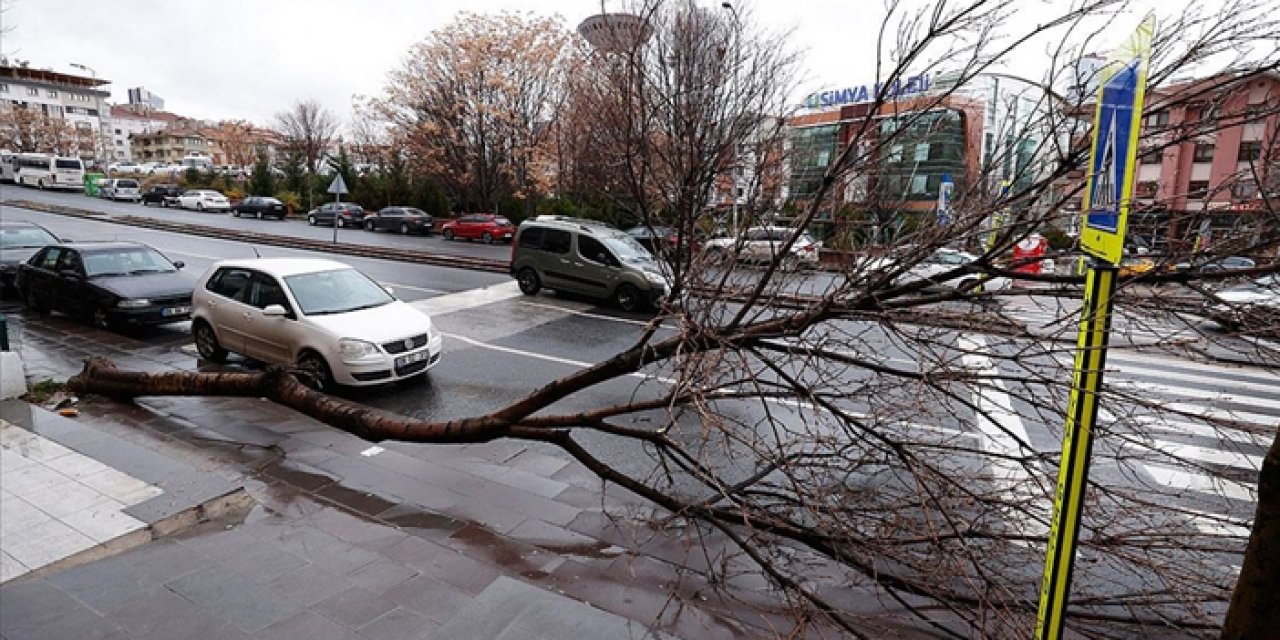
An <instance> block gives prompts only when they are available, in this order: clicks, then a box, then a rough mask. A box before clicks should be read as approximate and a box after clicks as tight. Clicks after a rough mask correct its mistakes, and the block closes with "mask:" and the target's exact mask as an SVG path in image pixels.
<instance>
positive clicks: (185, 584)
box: [165, 564, 303, 633]
mask: <svg viewBox="0 0 1280 640" xmlns="http://www.w3.org/2000/svg"><path fill="white" fill-rule="evenodd" d="M165 586H166V587H168V588H169V589H170V590H172V591H173V592H174V593H177V594H178V595H181V596H182V597H184V598H186V599H188V600H190V601H191V602H194V603H195V604H197V605H199V606H200V607H202V608H204V609H206V610H208V611H211V612H213V613H215V614H218V615H220V616H222V617H223V618H224V619H225V620H226V621H227V622H229V623H231V624H233V625H235V626H236V627H237V628H239V629H241V630H244V631H246V632H249V633H254V632H257V631H260V630H262V629H264V628H266V627H268V626H270V625H272V624H275V623H277V622H279V621H281V620H284V619H285V618H288V617H290V616H293V615H296V614H297V613H299V612H301V611H302V610H303V606H302V605H301V604H299V603H297V602H295V601H293V600H292V599H290V598H288V597H286V596H284V595H282V594H280V593H278V592H275V591H272V590H270V589H267V588H266V587H263V586H261V585H256V584H253V583H252V582H250V581H249V580H248V579H246V578H245V577H244V576H243V575H242V574H240V573H237V572H235V571H233V570H231V569H230V568H228V567H226V566H224V565H217V564H214V565H210V566H208V567H205V568H203V569H201V570H199V571H196V572H194V573H191V574H188V575H186V576H183V577H181V578H177V579H175V580H170V581H168V582H165Z"/></svg>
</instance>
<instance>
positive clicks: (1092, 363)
mask: <svg viewBox="0 0 1280 640" xmlns="http://www.w3.org/2000/svg"><path fill="white" fill-rule="evenodd" d="M1154 31H1155V20H1154V18H1151V17H1148V18H1147V19H1146V20H1144V21H1143V22H1142V25H1141V26H1139V27H1138V30H1137V31H1136V32H1134V34H1133V36H1132V37H1131V38H1130V39H1129V42H1128V43H1127V44H1126V45H1125V46H1124V47H1121V49H1120V50H1119V51H1117V54H1116V56H1115V57H1114V59H1113V62H1112V65H1111V66H1110V71H1109V72H1104V73H1103V77H1102V83H1101V84H1100V85H1099V87H1098V109H1097V112H1096V114H1095V120H1094V123H1093V130H1094V136H1093V153H1092V155H1091V157H1090V163H1091V164H1090V167H1091V169H1090V172H1089V181H1088V183H1087V185H1086V187H1085V211H1086V221H1085V225H1084V228H1083V229H1082V230H1081V233H1080V236H1081V239H1082V243H1081V245H1082V246H1083V247H1084V249H1085V250H1086V251H1087V252H1088V253H1089V254H1090V255H1092V256H1093V260H1092V264H1090V266H1089V272H1088V274H1087V275H1086V276H1085V291H1084V307H1083V309H1082V310H1081V312H1080V335H1079V338H1078V340H1077V342H1076V356H1075V370H1074V371H1073V373H1072V376H1071V400H1070V401H1069V403H1068V405H1067V424H1066V429H1065V432H1066V433H1065V435H1064V437H1063V442H1062V461H1061V463H1060V466H1059V469H1058V488H1057V491H1056V492H1055V493H1054V503H1053V524H1052V526H1051V527H1050V530H1049V545H1048V549H1047V551H1046V553H1045V562H1044V577H1043V578H1042V580H1041V582H1040V610H1039V615H1038V616H1037V619H1036V638H1037V640H1060V639H1061V638H1062V630H1063V623H1064V622H1065V620H1066V612H1067V603H1068V601H1069V600H1070V596H1071V570H1072V568H1073V566H1074V565H1075V556H1076V545H1077V543H1078V541H1079V536H1080V521H1081V517H1082V514H1083V511H1084V495H1085V490H1086V488H1087V487H1088V482H1089V456H1090V454H1091V453H1092V450H1093V427H1094V425H1095V424H1096V422H1097V420H1098V394H1099V393H1100V392H1101V390H1102V373H1103V368H1104V367H1105V366H1106V362H1107V341H1108V340H1109V339H1110V336H1111V309H1112V295H1113V294H1114V293H1115V288H1116V275H1117V273H1118V270H1117V268H1116V264H1118V263H1119V262H1120V259H1121V256H1122V255H1123V252H1124V234H1125V222H1126V217H1127V216H1128V213H1129V194H1130V193H1131V191H1132V188H1133V167H1134V160H1135V157H1136V155H1137V150H1138V126H1139V122H1140V119H1141V117H1142V101H1143V95H1144V93H1145V91H1146V78H1147V60H1148V58H1149V57H1150V54H1151V38H1152V35H1153V33H1154Z"/></svg>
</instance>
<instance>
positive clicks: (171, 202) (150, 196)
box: [142, 184, 182, 207]
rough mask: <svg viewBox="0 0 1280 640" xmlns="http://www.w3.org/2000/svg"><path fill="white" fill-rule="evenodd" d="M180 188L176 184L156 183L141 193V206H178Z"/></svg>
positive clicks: (180, 193)
mask: <svg viewBox="0 0 1280 640" xmlns="http://www.w3.org/2000/svg"><path fill="white" fill-rule="evenodd" d="M180 195H182V188H181V187H179V186H178V185H176V184H158V185H155V186H153V187H151V188H150V189H147V190H146V191H144V192H143V193H142V206H144V207H145V206H147V205H149V204H158V205H160V206H162V207H176V206H178V196H180Z"/></svg>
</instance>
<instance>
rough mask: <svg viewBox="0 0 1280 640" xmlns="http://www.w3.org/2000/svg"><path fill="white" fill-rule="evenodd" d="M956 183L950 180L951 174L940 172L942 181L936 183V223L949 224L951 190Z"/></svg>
mask: <svg viewBox="0 0 1280 640" xmlns="http://www.w3.org/2000/svg"><path fill="white" fill-rule="evenodd" d="M955 187H956V184H955V183H954V182H952V181H951V174H949V173H944V174H942V183H941V184H940V185H938V225H939V226H942V227H945V226H947V225H949V224H951V192H952V191H953V190H954V189H955Z"/></svg>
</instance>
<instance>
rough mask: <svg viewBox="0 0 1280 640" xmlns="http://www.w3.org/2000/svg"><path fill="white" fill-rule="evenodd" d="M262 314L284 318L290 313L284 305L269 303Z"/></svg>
mask: <svg viewBox="0 0 1280 640" xmlns="http://www.w3.org/2000/svg"><path fill="white" fill-rule="evenodd" d="M262 315H264V316H266V317H268V318H283V317H285V316H288V315H289V310H288V309H285V308H284V305H279V304H269V305H267V306H266V308H265V309H263V310H262Z"/></svg>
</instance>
